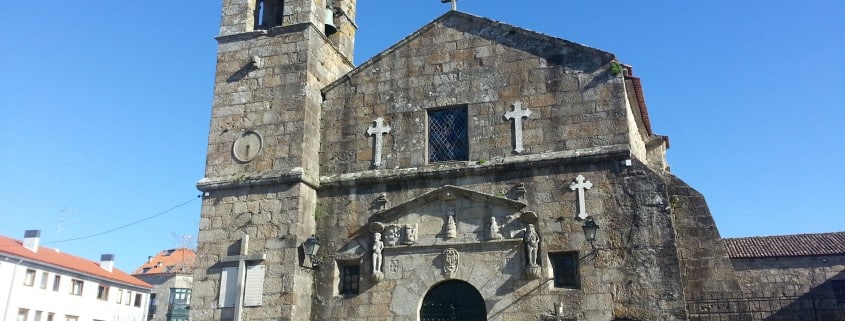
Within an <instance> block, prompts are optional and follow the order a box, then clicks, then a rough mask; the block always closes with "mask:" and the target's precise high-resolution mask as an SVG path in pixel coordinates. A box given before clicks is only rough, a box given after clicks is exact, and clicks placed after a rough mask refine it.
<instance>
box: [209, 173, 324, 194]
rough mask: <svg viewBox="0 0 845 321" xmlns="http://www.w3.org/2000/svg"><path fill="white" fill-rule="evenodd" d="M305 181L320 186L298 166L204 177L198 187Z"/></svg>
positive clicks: (217, 188)
mask: <svg viewBox="0 0 845 321" xmlns="http://www.w3.org/2000/svg"><path fill="white" fill-rule="evenodd" d="M296 183H304V184H305V185H308V186H310V187H311V188H313V189H318V188H320V182H319V181H318V180H316V179H314V178H313V177H312V176H311V175H308V174H307V173H305V170H303V169H302V167H296V168H294V169H292V170H291V171H290V172H287V173H278V172H276V173H262V174H259V175H257V176H246V175H240V176H229V177H225V178H207V177H206V178H203V179H201V180H199V182H197V189H198V190H200V191H202V192H211V191H218V190H226V189H234V188H242V187H256V186H266V185H279V184H296Z"/></svg>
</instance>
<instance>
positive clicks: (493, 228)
mask: <svg viewBox="0 0 845 321" xmlns="http://www.w3.org/2000/svg"><path fill="white" fill-rule="evenodd" d="M488 221H489V224H490V225H489V229H488V230H489V231H488V232H489V233H490V234H488V235H487V239H488V240H501V239H502V233H499V224H498V223H496V218H495V217H493V216H491V217H489V218H488Z"/></svg>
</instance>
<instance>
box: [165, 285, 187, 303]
mask: <svg viewBox="0 0 845 321" xmlns="http://www.w3.org/2000/svg"><path fill="white" fill-rule="evenodd" d="M189 303H191V289H188V288H171V289H170V304H189Z"/></svg>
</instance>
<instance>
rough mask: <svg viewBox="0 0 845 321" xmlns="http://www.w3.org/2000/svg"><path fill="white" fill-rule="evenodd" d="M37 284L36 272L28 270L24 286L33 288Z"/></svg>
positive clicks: (24, 278)
mask: <svg viewBox="0 0 845 321" xmlns="http://www.w3.org/2000/svg"><path fill="white" fill-rule="evenodd" d="M33 284H35V270H31V269H27V270H26V275H24V277H23V285H26V286H32V285H33Z"/></svg>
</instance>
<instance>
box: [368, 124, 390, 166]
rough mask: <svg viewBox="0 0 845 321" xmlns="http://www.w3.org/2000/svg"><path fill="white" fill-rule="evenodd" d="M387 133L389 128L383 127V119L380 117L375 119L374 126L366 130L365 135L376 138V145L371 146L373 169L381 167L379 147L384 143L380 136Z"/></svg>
mask: <svg viewBox="0 0 845 321" xmlns="http://www.w3.org/2000/svg"><path fill="white" fill-rule="evenodd" d="M389 132H390V126H386V125H384V119H382V118H381V117H379V118H376V120H375V124H374V125H373V126H370V128H369V129H367V135H370V136H376V144H375V146H373V148H374V149H375V155H373V167H379V166H381V147H382V144H383V143H384V142H383V141H382V137H381V136H382V135H384V134H387V133H389Z"/></svg>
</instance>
